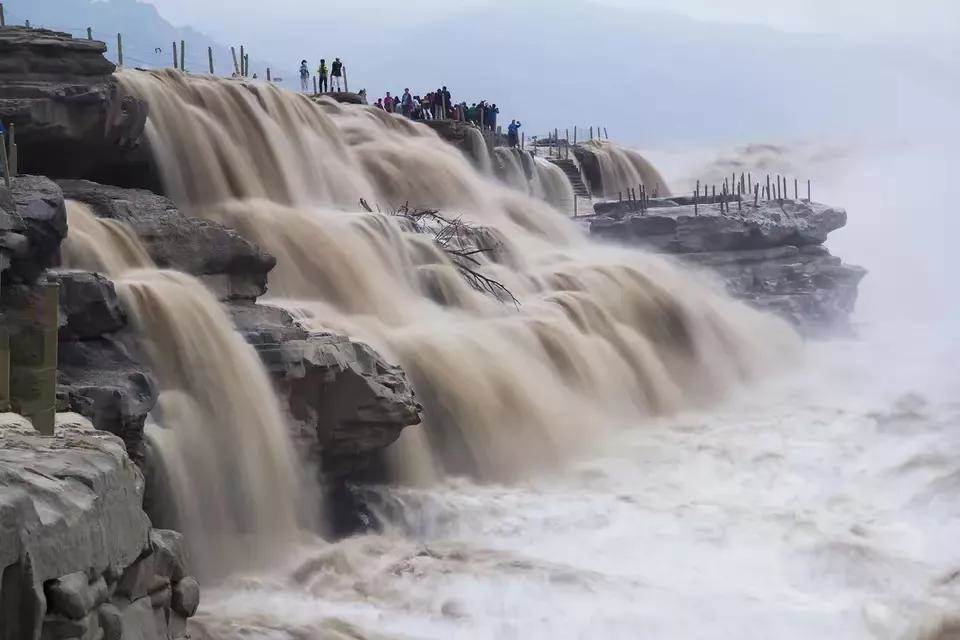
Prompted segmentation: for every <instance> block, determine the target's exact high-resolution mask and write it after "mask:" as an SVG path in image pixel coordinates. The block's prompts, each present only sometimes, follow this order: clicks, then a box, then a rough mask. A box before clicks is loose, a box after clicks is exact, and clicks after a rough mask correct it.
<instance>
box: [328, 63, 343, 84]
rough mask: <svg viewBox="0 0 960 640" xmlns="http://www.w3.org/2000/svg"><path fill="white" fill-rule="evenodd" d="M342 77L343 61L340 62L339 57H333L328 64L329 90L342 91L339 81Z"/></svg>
mask: <svg viewBox="0 0 960 640" xmlns="http://www.w3.org/2000/svg"><path fill="white" fill-rule="evenodd" d="M342 77H343V63H342V62H340V58H334V60H333V64H332V65H330V90H331V91H343V85H342V84H341V83H340V78H342Z"/></svg>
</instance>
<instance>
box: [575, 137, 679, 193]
mask: <svg viewBox="0 0 960 640" xmlns="http://www.w3.org/2000/svg"><path fill="white" fill-rule="evenodd" d="M584 146H586V147H587V149H588V150H589V151H591V152H592V153H593V154H594V156H596V159H597V162H598V164H599V165H600V166H599V169H600V181H601V183H602V184H603V197H605V198H616V197H617V193H618V192H624V193H625V192H626V191H627V189H630V188H633V189H636V188H637V187H639V186H640V185H641V184H642V185H643V186H645V187H646V188H647V189H648V192H649V193H650V194H651V195H652V193H653V190H654V189H657V192H658V194H659V195H661V196H668V195H670V190H669V189H668V187H667V183H666V181H665V180H664V179H663V176H661V175H660V172H659V171H657V169H656V168H655V167H654V166H653V165H652V164H650V162H649V161H648V160H647V159H646V158H644V157H643V156H642V155H640V154H639V153H637V152H636V151H633V150H632V149H626V148H624V147H621V146H619V145H617V144H615V143H613V142H610V141H608V140H591V141H590V142H587V143H586V144H585V145H584Z"/></svg>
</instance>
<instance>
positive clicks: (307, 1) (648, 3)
mask: <svg viewBox="0 0 960 640" xmlns="http://www.w3.org/2000/svg"><path fill="white" fill-rule="evenodd" d="M150 1H151V2H153V4H155V5H156V6H157V7H158V8H159V9H160V11H161V13H162V14H163V15H164V16H165V17H167V18H168V19H170V20H172V21H174V22H175V23H180V24H183V23H198V22H200V23H204V22H208V21H210V20H212V19H223V18H224V17H225V15H224V14H225V11H224V9H225V7H229V12H228V13H229V15H230V16H232V17H233V18H234V20H236V21H238V22H242V21H243V19H244V18H246V19H247V20H249V21H250V22H260V24H264V23H263V22H262V21H263V18H265V17H267V15H265V12H269V14H270V15H272V16H275V17H279V16H288V17H289V16H302V17H303V19H307V20H316V19H319V18H321V17H326V18H328V19H333V20H346V21H349V22H355V21H376V22H378V23H387V24H389V23H393V24H396V25H397V26H401V25H404V24H407V23H416V22H420V21H429V20H432V19H437V18H440V17H444V16H446V15H449V14H451V13H456V12H460V11H465V10H467V9H471V8H476V7H490V8H491V10H496V7H497V6H502V5H504V4H505V3H511V4H517V3H520V4H541V5H543V6H544V10H545V11H549V10H550V7H551V6H557V5H559V4H562V3H564V2H565V1H566V0H550V2H543V0H456V1H455V2H450V1H449V0H415V1H414V0H407V1H405V2H397V1H396V0H352V1H351V2H348V3H336V4H331V3H326V2H316V1H314V0H271V1H270V2H268V3H264V2H262V0H232V1H231V2H229V3H224V2H222V0H150ZM593 1H594V2H595V3H597V4H602V5H613V6H622V7H634V8H645V9H658V10H666V11H671V12H677V13H682V14H685V15H688V16H692V17H696V18H701V19H704V20H711V21H713V20H719V21H729V22H752V23H759V24H764V25H767V26H773V27H776V28H778V29H783V30H789V31H814V32H824V33H843V34H847V35H853V36H858V37H861V36H883V37H889V36H894V35H900V36H904V37H908V38H917V37H922V36H930V35H933V36H935V37H936V38H937V39H941V40H949V39H951V38H954V37H960V2H958V1H957V0H909V1H908V0H724V2H717V0H593ZM332 6H333V7H336V8H335V9H331V7H332Z"/></svg>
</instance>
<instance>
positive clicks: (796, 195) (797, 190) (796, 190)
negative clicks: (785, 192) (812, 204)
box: [793, 178, 800, 201]
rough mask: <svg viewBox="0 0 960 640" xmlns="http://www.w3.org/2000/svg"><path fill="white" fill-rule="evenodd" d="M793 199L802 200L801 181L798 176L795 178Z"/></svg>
mask: <svg viewBox="0 0 960 640" xmlns="http://www.w3.org/2000/svg"><path fill="white" fill-rule="evenodd" d="M793 199H794V200H797V201H799V200H800V181H799V180H797V179H796V178H794V179H793Z"/></svg>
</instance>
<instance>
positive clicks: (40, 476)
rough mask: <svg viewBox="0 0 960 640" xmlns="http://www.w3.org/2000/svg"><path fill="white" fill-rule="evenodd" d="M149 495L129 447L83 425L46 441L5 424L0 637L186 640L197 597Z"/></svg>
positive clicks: (3, 418)
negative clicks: (148, 509) (155, 519)
mask: <svg viewBox="0 0 960 640" xmlns="http://www.w3.org/2000/svg"><path fill="white" fill-rule="evenodd" d="M143 489H144V485H143V476H142V475H141V473H140V470H139V469H138V468H137V467H136V465H134V464H133V462H131V461H130V459H129V458H128V457H127V454H126V451H125V450H124V447H123V444H122V442H120V440H119V439H118V438H116V437H115V436H112V435H110V434H107V433H104V432H99V431H95V430H93V429H92V428H91V427H90V425H89V423H87V422H86V421H85V420H83V419H82V418H79V416H71V415H69V414H67V415H61V416H59V417H58V426H57V428H56V431H55V433H54V435H53V436H41V435H39V434H37V433H36V432H35V431H34V430H33V428H32V426H31V425H30V424H29V423H27V422H26V421H24V420H23V419H22V418H20V417H19V416H14V415H13V414H0V576H2V580H0V637H2V638H5V639H6V638H10V639H11V640H12V639H14V638H16V639H17V640H39V639H40V638H43V639H44V640H61V639H64V640H66V639H68V638H102V639H103V640H120V639H121V638H124V639H126V638H144V639H150V640H161V639H171V640H178V639H180V638H185V637H187V632H186V621H187V618H189V617H190V616H192V615H193V614H194V613H195V612H196V610H197V605H198V604H199V586H198V584H197V581H196V580H195V579H194V578H191V577H189V575H188V573H189V570H188V563H187V558H186V557H185V554H184V551H183V545H182V544H181V539H180V534H178V533H176V532H174V531H162V530H158V529H151V527H150V521H149V519H148V518H147V515H146V514H145V513H144V512H143V509H142V506H141V505H142V500H143ZM178 594H179V595H178Z"/></svg>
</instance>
